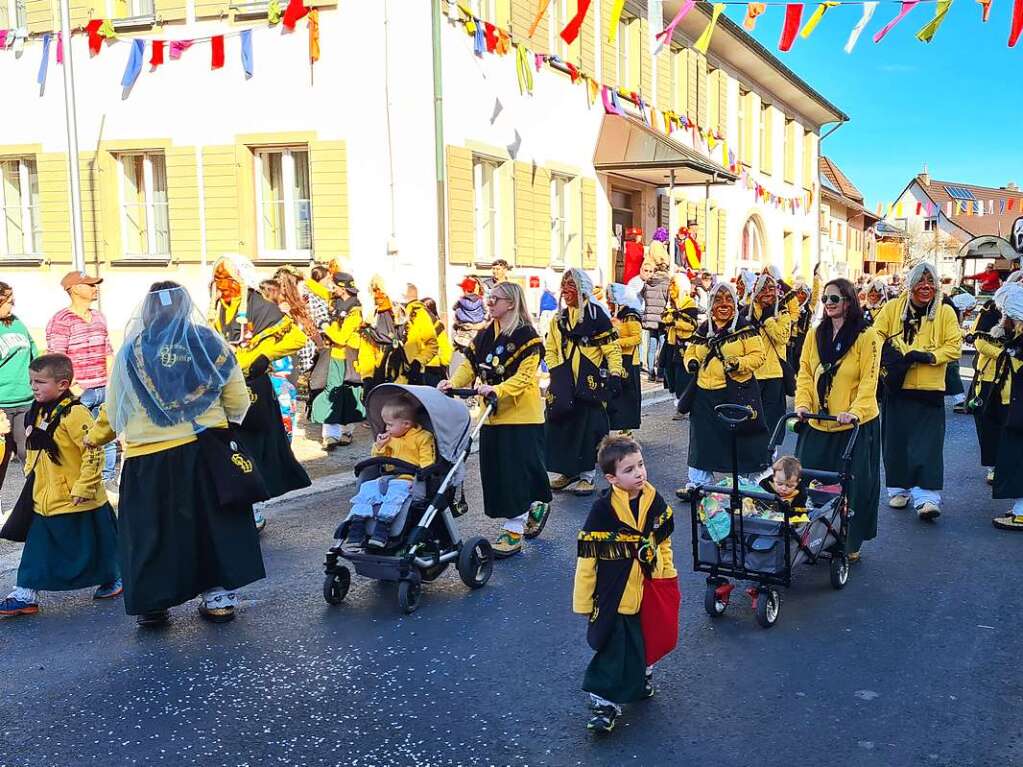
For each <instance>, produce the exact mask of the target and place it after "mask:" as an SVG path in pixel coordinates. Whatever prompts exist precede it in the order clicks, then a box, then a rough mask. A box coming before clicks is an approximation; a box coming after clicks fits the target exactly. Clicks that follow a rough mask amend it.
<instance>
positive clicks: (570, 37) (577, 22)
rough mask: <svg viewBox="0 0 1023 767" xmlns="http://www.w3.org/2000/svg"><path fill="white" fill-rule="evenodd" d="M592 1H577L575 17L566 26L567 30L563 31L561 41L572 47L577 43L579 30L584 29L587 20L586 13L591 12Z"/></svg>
mask: <svg viewBox="0 0 1023 767" xmlns="http://www.w3.org/2000/svg"><path fill="white" fill-rule="evenodd" d="M591 1H592V0H576V6H575V9H576V10H575V16H573V17H572V19H571V21H569V22H568V24H566V25H565V28H564V29H563V30H561V39H562V40H564V41H565V42H566V43H568V44H569V45H571V44H572V43H574V42H575V39H576V38H577V37H579V30H580V29H581V28H582V25H583V19H585V18H586V12H587V11H588V10H590V2H591Z"/></svg>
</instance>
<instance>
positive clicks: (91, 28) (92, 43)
mask: <svg viewBox="0 0 1023 767" xmlns="http://www.w3.org/2000/svg"><path fill="white" fill-rule="evenodd" d="M102 26H103V19H93V20H92V21H90V22H89V23H88V24H87V25H86V26H85V33H86V34H87V35H88V36H89V54H90V55H91V56H98V55H99V52H100V49H101V48H102V47H103V38H102V37H100V34H99V28H100V27H102Z"/></svg>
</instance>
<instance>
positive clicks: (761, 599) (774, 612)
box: [753, 588, 781, 629]
mask: <svg viewBox="0 0 1023 767" xmlns="http://www.w3.org/2000/svg"><path fill="white" fill-rule="evenodd" d="M753 609H754V612H755V614H756V616H757V623H759V624H760V626H761V627H762V628H765V629H769V628H771V626H773V625H774V624H775V623H777V622H778V614H779V613H780V612H781V594H779V593H778V591H777V589H766V588H761V589H758V590H757V596H756V603H755V605H754V607H753Z"/></svg>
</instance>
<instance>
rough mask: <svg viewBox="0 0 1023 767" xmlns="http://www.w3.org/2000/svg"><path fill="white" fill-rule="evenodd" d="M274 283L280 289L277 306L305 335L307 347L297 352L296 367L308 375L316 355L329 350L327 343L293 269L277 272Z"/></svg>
mask: <svg viewBox="0 0 1023 767" xmlns="http://www.w3.org/2000/svg"><path fill="white" fill-rule="evenodd" d="M274 281H275V282H276V283H277V287H278V293H277V295H278V300H277V306H278V308H280V310H281V311H282V312H284V313H285V314H287V315H288V316H289V317H291V319H293V320H294V321H295V323H296V324H297V325H298V326H299V327H300V328H302V332H303V333H305V336H306V338H307V339H308V340H307V341H306V344H305V346H303V347H302V348H301V349H299V350H298V352H296V356H297V358H298V361H297V364H296V367H298V370H299V372H300V373H308V372H309V371H310V370H312V367H313V362H314V361H315V359H316V355H317V353H318V352H319V351H321V350H324V351H325V350H327V343H326V341H325V340H324V338H323V336H322V334H321V333H320V326H319V324H318V323H317V322H316V321H315V320H314V318H313V316H312V312H311V311H310V309H309V304H308V303H307V302H306V298H305V297H304V296H303V295H302V293H301V292H300V291H299V284H300V282H299V278H298V276H297V275H296V274H295V272H294V270H293V269H291V268H281V269H278V270H277V274H276V275H275V277H274Z"/></svg>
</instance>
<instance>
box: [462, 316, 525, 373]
mask: <svg viewBox="0 0 1023 767" xmlns="http://www.w3.org/2000/svg"><path fill="white" fill-rule="evenodd" d="M541 354H543V342H542V341H540V336H538V335H537V333H536V330H535V329H534V328H533V326H532V325H520V326H519V327H517V328H515V330H513V331H512V332H511V333H502V332H501V326H500V324H499V323H498V322H497V321H496V320H494V321H492V322H491V323H490V324H489V325H487V327H485V328H483V330H481V331H480V332H479V333H477V334H476V337H475V338H474V339H472V342H471V343H470V344H469V348H468V349H467V350H466V352H465V356H466V359H468V360H469V364H470V365H471V366H472V370H473V372H474V373H475V374H476V375H477V376H479V378H480V380H481V381H483V383H485V384H487V385H489V386H495V385H497V384H499V383H501V382H502V381H507V380H508V379H509V378H511V377H512V376H514V375H515V373H516V372H518V369H519V366H520V365H521V364H522V361H523V360H525V359H529V358H530V357H532V356H533V355H541Z"/></svg>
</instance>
